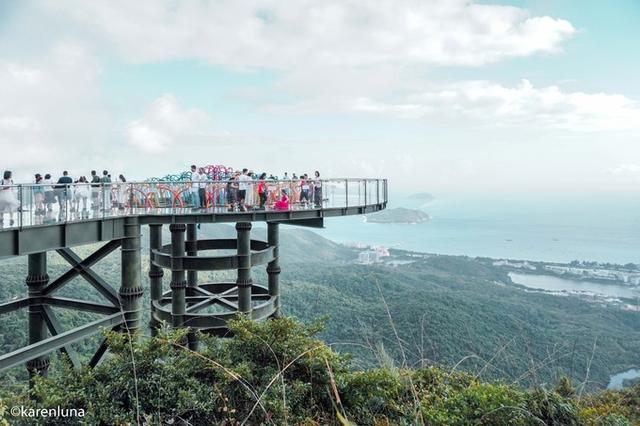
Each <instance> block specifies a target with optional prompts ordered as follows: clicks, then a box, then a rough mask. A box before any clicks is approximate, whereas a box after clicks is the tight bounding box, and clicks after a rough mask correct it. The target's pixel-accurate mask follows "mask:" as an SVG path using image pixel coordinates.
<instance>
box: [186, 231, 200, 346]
mask: <svg viewBox="0 0 640 426" xmlns="http://www.w3.org/2000/svg"><path fill="white" fill-rule="evenodd" d="M185 247H186V251H187V256H197V255H198V228H197V225H196V224H195V223H190V224H188V225H187V241H186V243H185ZM197 286H198V271H191V270H189V271H187V295H189V296H194V295H195V293H194V292H193V288H194V287H197ZM187 341H188V345H189V349H191V350H194V351H195V350H197V349H198V341H197V339H196V333H195V332H190V333H189V334H187Z"/></svg>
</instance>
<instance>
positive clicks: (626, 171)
mask: <svg viewBox="0 0 640 426" xmlns="http://www.w3.org/2000/svg"><path fill="white" fill-rule="evenodd" d="M609 172H610V173H611V174H613V175H617V176H640V164H621V165H619V166H617V167H614V168H613V169H611V170H609Z"/></svg>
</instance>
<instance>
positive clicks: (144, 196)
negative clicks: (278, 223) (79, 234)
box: [0, 165, 323, 226]
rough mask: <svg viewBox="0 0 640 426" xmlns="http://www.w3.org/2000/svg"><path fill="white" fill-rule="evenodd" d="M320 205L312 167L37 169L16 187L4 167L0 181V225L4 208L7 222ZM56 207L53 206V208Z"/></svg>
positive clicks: (319, 190)
mask: <svg viewBox="0 0 640 426" xmlns="http://www.w3.org/2000/svg"><path fill="white" fill-rule="evenodd" d="M322 204H323V195H322V180H321V179H320V173H319V172H318V171H316V172H315V173H314V175H313V177H309V175H307V174H306V173H304V174H300V175H296V174H295V173H294V174H293V175H292V176H289V174H288V173H287V172H285V173H284V176H283V177H282V178H278V177H277V176H274V175H273V174H267V173H260V174H257V173H254V172H253V171H251V170H249V169H247V168H244V169H242V170H241V171H240V170H233V169H231V168H228V167H223V166H204V167H197V166H195V165H192V166H191V167H190V170H188V171H186V172H184V173H181V174H179V175H168V176H167V177H166V178H165V179H148V180H147V181H145V182H136V183H128V182H127V180H126V178H125V177H124V175H122V174H120V175H119V176H118V178H117V179H115V181H114V180H112V178H111V174H110V173H109V172H108V171H107V170H103V171H102V173H101V174H98V172H96V171H95V170H92V171H91V173H90V174H89V177H88V178H87V176H84V175H81V176H78V177H77V178H76V179H74V178H73V177H71V176H70V175H69V173H68V172H67V171H66V170H65V171H63V172H62V175H61V176H59V177H58V178H57V179H56V178H54V177H53V176H52V175H51V174H50V173H46V174H44V175H42V174H40V173H37V174H35V177H34V182H33V183H32V184H29V185H23V186H22V189H21V191H17V190H16V186H15V185H14V182H13V175H12V172H11V171H5V172H4V174H3V179H2V182H1V183H0V226H2V225H3V219H4V216H5V213H8V216H9V223H10V226H13V225H14V222H15V220H14V214H15V213H16V212H21V211H22V210H31V211H32V212H33V215H34V216H35V218H36V219H38V218H41V219H44V218H45V217H46V218H49V219H51V218H53V216H54V213H53V212H54V210H55V211H56V213H57V217H58V220H62V219H64V218H66V217H67V215H68V214H69V213H71V214H73V215H75V216H76V217H77V218H80V219H82V218H88V217H89V215H90V213H89V212H90V210H93V211H102V212H112V211H113V210H124V209H127V208H132V207H133V208H152V207H171V208H175V207H182V208H191V209H193V210H206V209H210V208H223V209H225V210H226V211H242V212H246V211H250V210H265V209H273V210H289V209H291V208H292V207H294V206H295V208H321V207H322ZM56 206H57V208H55V207H56ZM53 219H55V218H53Z"/></svg>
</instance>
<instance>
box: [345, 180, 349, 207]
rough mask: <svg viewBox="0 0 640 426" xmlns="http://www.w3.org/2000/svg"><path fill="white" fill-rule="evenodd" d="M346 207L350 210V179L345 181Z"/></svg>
mask: <svg viewBox="0 0 640 426" xmlns="http://www.w3.org/2000/svg"><path fill="white" fill-rule="evenodd" d="M344 206H345V207H346V208H349V179H345V180H344Z"/></svg>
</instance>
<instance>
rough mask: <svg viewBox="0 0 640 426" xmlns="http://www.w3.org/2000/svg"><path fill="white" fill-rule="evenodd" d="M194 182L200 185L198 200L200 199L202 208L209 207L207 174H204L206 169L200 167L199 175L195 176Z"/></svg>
mask: <svg viewBox="0 0 640 426" xmlns="http://www.w3.org/2000/svg"><path fill="white" fill-rule="evenodd" d="M193 180H194V181H195V182H197V185H198V198H199V199H200V208H201V209H204V208H205V207H207V180H208V177H207V174H206V173H205V172H204V168H203V167H200V168H199V169H198V173H197V174H196V175H195V176H194V178H193Z"/></svg>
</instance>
